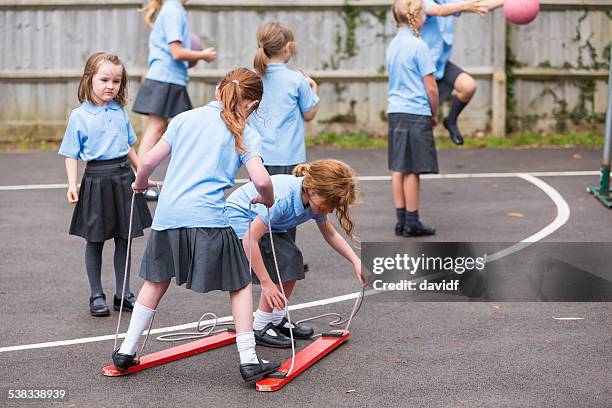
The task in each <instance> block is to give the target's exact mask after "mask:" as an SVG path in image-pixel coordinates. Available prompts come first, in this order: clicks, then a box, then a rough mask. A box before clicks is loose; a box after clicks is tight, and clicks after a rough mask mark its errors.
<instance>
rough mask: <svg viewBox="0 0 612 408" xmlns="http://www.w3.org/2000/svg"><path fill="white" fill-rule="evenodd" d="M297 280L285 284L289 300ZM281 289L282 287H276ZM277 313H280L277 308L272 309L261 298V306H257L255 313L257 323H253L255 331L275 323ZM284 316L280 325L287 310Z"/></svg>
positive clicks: (284, 287)
mask: <svg viewBox="0 0 612 408" xmlns="http://www.w3.org/2000/svg"><path fill="white" fill-rule="evenodd" d="M275 273H276V272H275ZM295 282H296V281H295V280H292V281H287V282H284V283H283V289H285V296H286V297H287V300H288V299H289V296H291V292H293V287H294V286H295ZM276 286H277V287H278V288H279V289H280V286H279V285H276ZM275 310H276V311H277V313H279V311H278V309H276V308H274V309H273V308H271V307H270V305H268V303H267V302H266V301H265V300H264V299H263V297H261V296H260V297H259V304H258V306H257V310H256V311H255V321H254V323H253V328H254V329H255V330H261V329H263V328H264V327H266V325H267V324H268V323H274V320H275V319H274V311H275ZM283 312H284V313H283V316H282V317H281V318H280V319H278V323H280V321H281V320H283V317H284V315H285V314H286V309H284V310H283ZM278 323H275V324H274V325H275V326H276V325H277V324H278Z"/></svg>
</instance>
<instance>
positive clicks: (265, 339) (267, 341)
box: [254, 323, 291, 348]
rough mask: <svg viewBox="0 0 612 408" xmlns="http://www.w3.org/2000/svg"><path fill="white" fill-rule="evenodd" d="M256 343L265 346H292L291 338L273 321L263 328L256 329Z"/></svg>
mask: <svg viewBox="0 0 612 408" xmlns="http://www.w3.org/2000/svg"><path fill="white" fill-rule="evenodd" d="M254 334H255V343H257V344H259V345H260V346H264V347H273V348H288V347H291V339H290V338H289V337H287V336H285V335H284V334H282V333H281V332H279V331H278V328H277V327H276V326H274V325H273V324H272V323H268V324H267V325H266V327H264V328H263V329H261V330H254Z"/></svg>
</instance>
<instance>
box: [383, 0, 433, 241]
mask: <svg viewBox="0 0 612 408" xmlns="http://www.w3.org/2000/svg"><path fill="white" fill-rule="evenodd" d="M391 10H392V14H393V18H394V20H395V23H396V25H397V27H398V31H397V34H396V36H395V37H394V38H393V40H392V41H391V43H390V44H389V47H388V48H387V55H386V65H387V72H388V73H389V85H388V92H387V98H388V104H389V106H388V109H387V112H388V116H389V135H388V137H389V170H391V171H392V188H393V201H394V203H395V208H396V214H397V224H396V225H395V234H396V235H403V236H405V237H412V236H424V235H434V234H435V228H432V227H429V226H427V225H424V224H422V223H421V221H420V220H419V211H418V207H419V190H420V178H419V176H420V174H424V173H437V172H438V159H437V155H436V146H435V141H434V137H433V126H435V124H436V120H435V117H436V114H437V112H438V88H437V86H436V81H435V79H434V75H433V74H434V72H435V66H434V64H433V62H432V60H431V56H430V54H429V49H428V48H427V44H425V42H424V41H423V40H421V39H420V38H419V28H420V27H421V26H422V25H423V22H424V20H425V13H424V11H423V0H395V1H394V2H393V6H392V9H391Z"/></svg>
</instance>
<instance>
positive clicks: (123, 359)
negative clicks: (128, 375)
mask: <svg viewBox="0 0 612 408" xmlns="http://www.w3.org/2000/svg"><path fill="white" fill-rule="evenodd" d="M134 357H136V354H134V355H133V356H130V355H129V354H123V353H120V352H119V349H117V350H115V351H113V364H114V365H115V368H116V369H117V370H119V371H127V370H128V369H129V368H130V367H132V366H136V365H138V364H140V361H138V360H135V359H134Z"/></svg>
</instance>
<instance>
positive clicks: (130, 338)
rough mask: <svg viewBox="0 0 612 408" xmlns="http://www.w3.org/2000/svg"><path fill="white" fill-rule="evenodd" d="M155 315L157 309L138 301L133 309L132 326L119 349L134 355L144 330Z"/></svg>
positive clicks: (121, 351) (122, 352) (123, 352)
mask: <svg viewBox="0 0 612 408" xmlns="http://www.w3.org/2000/svg"><path fill="white" fill-rule="evenodd" d="M153 316H155V310H152V309H149V308H148V307H146V306H143V305H141V304H140V303H138V302H136V304H135V305H134V310H133V311H132V318H131V319H130V327H128V331H127V334H126V336H125V340H123V344H121V348H120V349H119V352H120V353H121V354H128V355H130V356H133V355H134V354H135V353H136V349H138V344H139V343H140V337H141V336H142V332H144V331H145V330H147V329H148V328H149V323H150V322H151V319H153Z"/></svg>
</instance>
